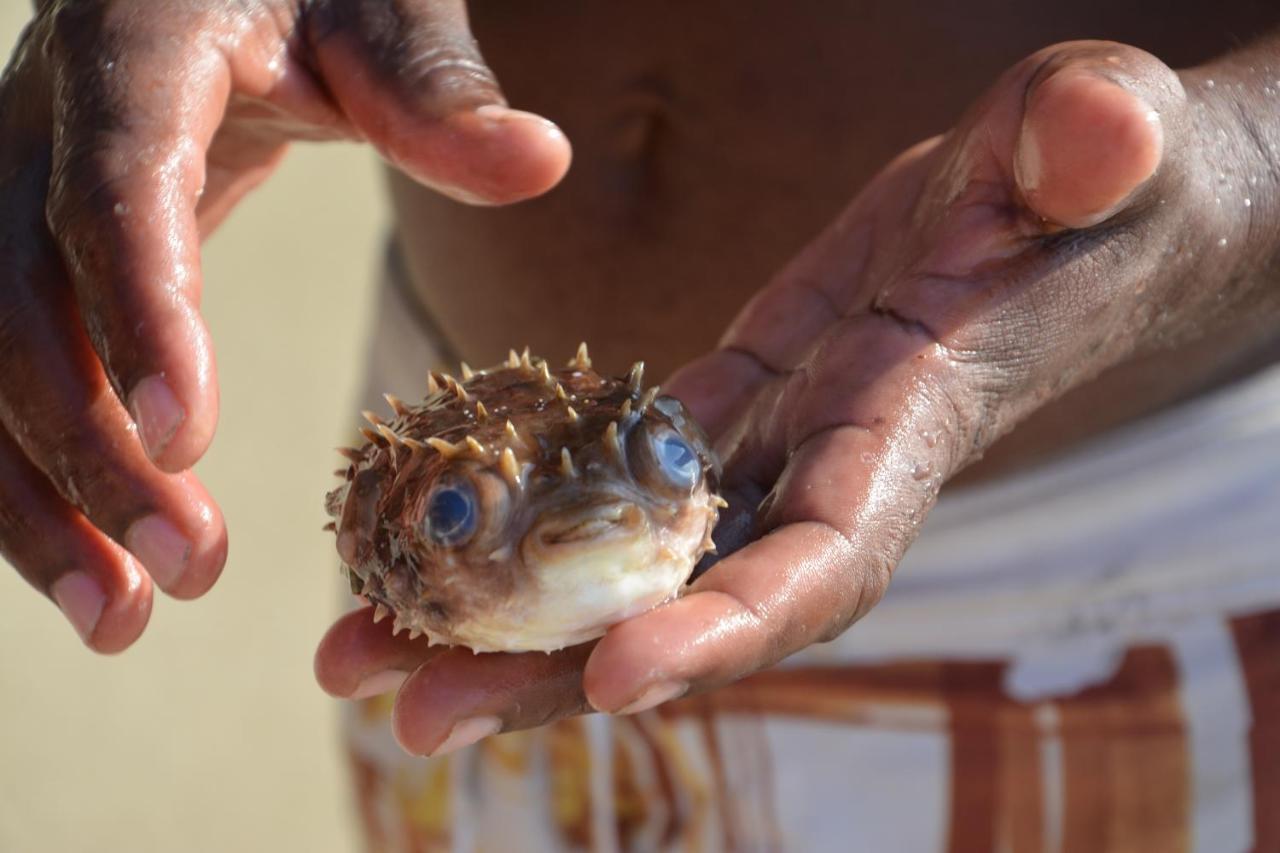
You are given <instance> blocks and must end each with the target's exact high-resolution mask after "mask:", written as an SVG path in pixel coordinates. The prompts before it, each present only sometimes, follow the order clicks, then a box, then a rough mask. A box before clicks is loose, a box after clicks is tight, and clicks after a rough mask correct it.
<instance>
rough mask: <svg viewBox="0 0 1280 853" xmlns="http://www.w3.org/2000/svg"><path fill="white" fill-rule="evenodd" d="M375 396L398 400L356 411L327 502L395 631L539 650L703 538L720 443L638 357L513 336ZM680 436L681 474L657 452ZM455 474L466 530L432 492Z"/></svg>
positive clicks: (687, 556) (660, 579) (619, 612)
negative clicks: (454, 534)
mask: <svg viewBox="0 0 1280 853" xmlns="http://www.w3.org/2000/svg"><path fill="white" fill-rule="evenodd" d="M388 402H389V403H390V404H391V406H392V409H393V410H394V414H393V416H392V417H390V418H388V419H387V420H385V421H384V420H382V419H381V418H379V417H378V416H377V415H374V414H372V413H369V412H366V413H365V417H366V418H367V419H368V420H369V421H370V423H371V424H372V428H366V429H363V430H362V433H363V434H364V436H365V438H366V439H367V441H366V443H365V444H364V445H363V446H361V447H359V448H343V449H342V450H341V452H342V453H343V455H344V456H346V457H347V459H348V460H349V461H350V465H349V466H348V467H347V468H346V469H345V470H341V471H339V472H338V473H339V475H340V476H341V477H342V478H343V483H342V485H340V486H339V487H338V488H337V489H334V490H333V491H332V492H330V493H329V495H328V496H327V499H326V509H327V510H328V512H329V514H330V515H331V516H333V518H334V519H335V521H334V523H332V524H330V525H328V526H327V529H331V530H335V531H336V533H337V548H338V553H339V555H340V556H341V557H342V560H343V563H344V565H345V567H346V571H347V574H348V576H349V577H350V580H351V585H352V589H353V591H354V592H355V593H356V594H358V595H362V596H364V597H365V598H367V599H368V600H369V601H370V602H371V603H372V604H374V605H376V614H377V618H382V617H385V616H386V615H388V614H393V615H394V617H395V630H396V631H400V630H408V631H410V633H411V634H413V635H417V634H420V633H421V634H425V635H426V636H427V637H428V639H429V640H431V641H433V642H442V643H448V644H453V645H465V646H469V647H471V648H472V649H474V650H476V651H531V650H541V651H552V650H554V649H557V648H562V647H564V646H568V645H574V644H576V643H580V642H585V641H586V640H589V639H592V638H594V637H597V636H599V635H601V634H603V633H604V631H605V630H606V629H607V628H608V627H609V625H610V624H613V623H615V622H617V621H619V620H620V619H623V618H626V617H627V616H631V615H634V614H635V613H638V612H642V611H643V610H647V609H649V608H651V607H653V606H656V605H657V604H659V603H661V602H662V601H664V600H667V599H670V598H672V597H674V596H675V595H677V594H678V593H679V591H680V588H681V587H683V585H684V584H685V582H686V581H687V579H688V577H689V575H690V574H691V572H692V571H693V567H694V566H695V564H696V563H697V562H698V560H699V558H701V557H702V555H703V554H705V553H706V552H708V551H711V550H713V545H712V543H711V531H712V529H713V528H714V527H715V524H716V520H717V517H718V512H717V508H718V507H719V506H722V505H723V501H722V500H721V499H720V498H719V497H718V496H717V494H716V487H717V481H718V478H719V468H718V462H717V461H716V459H715V454H714V452H713V451H712V449H711V447H710V443H709V442H708V440H707V438H706V436H705V434H703V432H702V430H701V429H700V428H699V427H698V425H697V424H696V423H694V421H693V419H692V418H691V417H690V416H689V415H688V413H687V412H686V411H685V409H684V407H683V406H682V405H681V404H680V403H679V401H677V400H675V399H674V398H671V397H661V396H658V389H657V388H656V387H654V388H649V389H645V388H644V386H643V365H642V364H637V365H636V366H635V367H633V368H632V370H631V373H630V374H629V375H628V376H627V377H623V378H612V377H607V376H602V375H601V374H599V373H597V372H596V371H595V370H594V369H593V368H592V366H591V360H590V357H589V356H588V354H587V350H586V346H585V345H583V346H582V347H581V348H579V350H578V354H577V356H575V357H574V358H573V359H572V360H570V361H569V363H568V365H567V366H566V367H563V368H559V369H553V368H552V367H551V366H550V365H549V364H548V363H547V362H546V361H545V360H542V359H537V358H530V356H529V353H528V350H527V349H526V350H525V352H524V354H523V355H522V356H518V355H516V354H515V352H514V351H513V352H512V353H511V354H510V356H509V357H508V359H507V362H506V363H505V364H503V365H500V366H498V367H494V368H491V369H488V370H481V371H472V370H470V369H469V368H468V367H467V366H466V365H463V369H462V377H461V378H460V379H455V378H453V377H451V376H448V375H444V374H438V373H437V374H432V375H431V376H430V377H429V380H428V396H427V397H426V399H425V400H423V401H422V402H421V403H419V404H416V405H407V404H405V403H404V402H402V401H400V400H397V399H395V398H393V397H388ZM673 433H674V435H675V436H678V439H676V438H673V437H672V434H673ZM680 440H682V443H683V446H684V447H687V449H688V450H690V451H691V452H692V453H693V454H694V456H695V458H696V462H697V465H696V468H697V473H696V476H694V477H693V479H694V482H692V483H689V482H673V479H672V477H671V476H667V475H664V471H667V470H668V469H667V468H665V467H664V466H663V464H662V463H661V462H660V461H659V460H658V459H657V458H656V453H657V451H655V449H654V448H655V446H658V445H656V444H655V442H663V441H665V442H672V441H676V442H677V446H679V444H680ZM663 446H666V447H668V448H669V447H670V445H669V444H667V445H663ZM685 458H687V457H685ZM690 467H692V466H690ZM459 484H461V486H460V485H459ZM459 487H461V488H463V489H465V490H466V491H467V493H468V494H470V495H471V496H473V500H474V506H475V511H476V516H475V517H476V519H477V521H476V524H475V528H474V532H473V533H472V534H471V535H470V536H469V537H467V538H465V539H464V540H463V541H455V542H448V541H446V542H442V541H440V539H439V537H438V536H433V532H432V531H431V529H430V527H431V521H430V516H429V511H428V508H429V505H430V502H431V498H432V497H433V495H434V494H435V493H436V490H437V489H454V488H459ZM436 533H437V534H438V533H439V531H436Z"/></svg>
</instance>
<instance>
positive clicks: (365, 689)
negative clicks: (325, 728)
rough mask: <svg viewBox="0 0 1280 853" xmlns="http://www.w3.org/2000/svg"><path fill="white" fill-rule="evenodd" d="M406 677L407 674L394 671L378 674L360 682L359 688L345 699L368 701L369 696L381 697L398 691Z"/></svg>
mask: <svg viewBox="0 0 1280 853" xmlns="http://www.w3.org/2000/svg"><path fill="white" fill-rule="evenodd" d="M408 677H409V673H407V672H401V671H400V670H395V669H389V670H387V671H386V672H379V673H377V674H375V675H371V676H369V677H368V678H366V679H365V680H364V681H362V682H360V684H359V686H357V687H356V689H355V690H353V691H351V695H350V696H348V697H347V698H348V699H368V698H369V697H370V696H381V695H382V694H383V693H390V692H391V691H393V690H398V689H400V685H401V684H404V680H405V679H406V678H408Z"/></svg>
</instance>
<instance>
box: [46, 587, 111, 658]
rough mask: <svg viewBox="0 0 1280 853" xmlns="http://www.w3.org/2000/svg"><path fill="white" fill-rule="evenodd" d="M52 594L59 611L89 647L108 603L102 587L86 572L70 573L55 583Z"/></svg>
mask: <svg viewBox="0 0 1280 853" xmlns="http://www.w3.org/2000/svg"><path fill="white" fill-rule="evenodd" d="M51 592H52V593H53V600H54V601H56V602H57V603H58V609H60V610H61V611H62V613H63V615H64V616H66V617H67V620H68V621H69V622H70V623H71V626H72V627H73V628H75V629H76V633H77V634H79V635H80V639H81V640H83V641H84V643H85V644H86V645H87V644H88V643H89V638H90V637H92V636H93V629H94V628H97V627H98V619H99V618H100V617H101V616H102V608H103V607H104V606H106V603H107V595H106V593H104V592H103V591H102V587H101V586H99V585H98V582H97V581H96V580H94V579H93V578H91V577H89V576H88V575H87V574H85V573H84V572H68V573H67V574H65V575H63V576H62V577H60V578H58V580H57V581H55V582H54V584H53V588H52V590H51Z"/></svg>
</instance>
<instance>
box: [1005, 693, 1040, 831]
mask: <svg viewBox="0 0 1280 853" xmlns="http://www.w3.org/2000/svg"><path fill="white" fill-rule="evenodd" d="M1000 719H1001V721H1000V725H999V726H998V727H997V728H998V731H999V736H1000V745H999V746H1000V764H999V767H998V769H997V774H998V780H997V790H998V791H999V795H998V799H997V802H998V803H999V805H998V807H997V815H996V835H997V838H1000V839H1002V840H1003V842H1004V843H1003V847H1002V849H1005V850H1008V851H1010V853H1024V852H1025V853H1030V851H1039V850H1044V849H1045V848H1046V847H1047V846H1048V845H1047V844H1046V838H1045V833H1046V824H1045V803H1044V798H1045V786H1044V774H1045V767H1044V762H1043V760H1042V759H1041V756H1042V754H1043V753H1042V751H1041V748H1040V747H1041V742H1042V741H1043V739H1044V737H1045V735H1044V733H1043V732H1042V731H1040V730H1039V728H1038V727H1037V726H1036V725H1035V718H1034V710H1033V708H1032V707H1030V706H1026V705H1021V704H1016V703H1012V702H1011V703H1009V704H1008V705H1006V706H1005V707H1004V708H1003V709H1002V711H1001V712H1000Z"/></svg>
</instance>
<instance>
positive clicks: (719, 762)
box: [693, 700, 738, 850]
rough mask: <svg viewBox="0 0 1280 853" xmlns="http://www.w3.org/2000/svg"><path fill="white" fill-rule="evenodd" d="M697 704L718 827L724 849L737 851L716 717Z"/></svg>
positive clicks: (707, 708)
mask: <svg viewBox="0 0 1280 853" xmlns="http://www.w3.org/2000/svg"><path fill="white" fill-rule="evenodd" d="M693 701H694V702H696V703H697V706H698V707H697V710H696V711H695V712H694V713H695V714H696V715H697V719H698V727H699V729H700V730H701V732H702V741H703V743H704V744H705V746H706V751H707V761H708V762H709V763H710V764H711V783H712V785H713V786H714V791H715V795H714V796H715V799H716V810H717V811H718V812H719V814H720V827H721V830H720V831H721V832H722V833H723V837H724V844H725V849H727V850H737V849H738V842H737V838H736V837H735V834H734V829H735V827H734V825H733V810H732V808H730V806H731V803H730V799H729V780H728V779H727V778H726V777H725V772H724V756H723V754H722V753H721V751H720V738H719V736H718V734H717V733H716V715H715V714H714V713H712V711H711V705H710V703H708V702H702V701H699V700H693Z"/></svg>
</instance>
